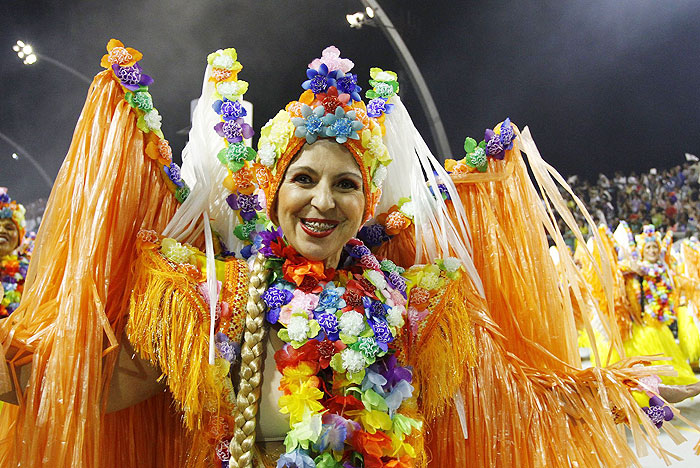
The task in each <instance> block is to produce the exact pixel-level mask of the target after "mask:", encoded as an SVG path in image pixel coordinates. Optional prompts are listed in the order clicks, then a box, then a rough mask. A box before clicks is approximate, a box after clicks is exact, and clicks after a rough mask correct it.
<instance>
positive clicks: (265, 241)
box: [258, 228, 291, 300]
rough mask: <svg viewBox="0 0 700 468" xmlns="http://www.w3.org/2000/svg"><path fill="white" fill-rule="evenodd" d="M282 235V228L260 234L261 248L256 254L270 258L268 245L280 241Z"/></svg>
mask: <svg viewBox="0 0 700 468" xmlns="http://www.w3.org/2000/svg"><path fill="white" fill-rule="evenodd" d="M283 235H284V234H283V233H282V228H277V229H276V230H274V231H273V230H268V231H262V232H260V237H261V238H262V247H261V248H260V249H259V250H258V252H260V253H261V254H263V255H265V256H266V257H271V256H272V255H273V254H272V249H271V248H270V245H271V244H272V243H273V242H274V241H276V240H277V239H281V238H282V236H283ZM290 300H291V299H290Z"/></svg>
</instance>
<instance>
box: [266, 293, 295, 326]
mask: <svg viewBox="0 0 700 468" xmlns="http://www.w3.org/2000/svg"><path fill="white" fill-rule="evenodd" d="M260 297H261V298H262V300H263V301H264V302H265V304H267V307H268V308H269V310H268V311H267V315H266V318H267V321H268V322H269V323H272V324H275V323H277V320H279V317H280V307H282V306H283V305H285V304H288V303H289V301H291V300H292V298H293V297H294V295H293V294H292V292H291V291H288V290H286V289H282V288H276V287H271V288H268V289H267V291H265V292H264V293H263V294H262V296H260Z"/></svg>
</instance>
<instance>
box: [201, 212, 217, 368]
mask: <svg viewBox="0 0 700 468" xmlns="http://www.w3.org/2000/svg"><path fill="white" fill-rule="evenodd" d="M202 216H203V217H204V243H205V246H206V255H207V293H208V294H209V316H210V318H211V320H210V324H209V364H210V365H212V366H213V365H214V329H215V328H216V305H217V303H218V302H219V291H218V281H217V279H216V259H215V258H214V241H213V236H212V233H211V225H210V224H209V214H208V213H207V212H206V211H205V212H204V213H202Z"/></svg>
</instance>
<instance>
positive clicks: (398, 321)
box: [386, 306, 404, 327]
mask: <svg viewBox="0 0 700 468" xmlns="http://www.w3.org/2000/svg"><path fill="white" fill-rule="evenodd" d="M403 311H404V308H403V307H402V306H395V307H392V308H391V309H389V312H388V313H387V314H386V321H387V322H388V323H389V325H390V326H392V327H403Z"/></svg>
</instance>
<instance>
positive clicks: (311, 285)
mask: <svg viewBox="0 0 700 468" xmlns="http://www.w3.org/2000/svg"><path fill="white" fill-rule="evenodd" d="M299 289H301V290H302V291H303V292H305V293H306V294H311V293H314V292H321V290H322V289H323V288H320V287H319V285H318V280H317V279H316V278H314V277H313V276H311V275H306V276H304V279H303V280H302V281H301V284H300V285H299Z"/></svg>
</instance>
